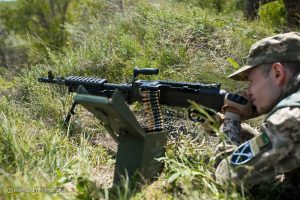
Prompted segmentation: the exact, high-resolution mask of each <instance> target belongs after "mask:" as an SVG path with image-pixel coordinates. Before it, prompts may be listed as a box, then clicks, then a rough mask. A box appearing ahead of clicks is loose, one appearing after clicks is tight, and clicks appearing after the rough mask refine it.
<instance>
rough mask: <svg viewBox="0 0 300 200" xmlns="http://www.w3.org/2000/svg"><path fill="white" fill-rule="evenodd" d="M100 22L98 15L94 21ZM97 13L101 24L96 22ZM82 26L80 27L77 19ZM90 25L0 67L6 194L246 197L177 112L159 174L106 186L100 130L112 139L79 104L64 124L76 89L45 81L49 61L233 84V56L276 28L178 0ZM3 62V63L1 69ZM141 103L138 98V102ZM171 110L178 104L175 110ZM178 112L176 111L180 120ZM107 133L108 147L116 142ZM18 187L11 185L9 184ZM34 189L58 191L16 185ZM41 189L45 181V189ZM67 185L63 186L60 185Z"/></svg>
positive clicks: (107, 167) (105, 72) (1, 189)
mask: <svg viewBox="0 0 300 200" xmlns="http://www.w3.org/2000/svg"><path fill="white" fill-rule="evenodd" d="M98 22H99V23H98ZM100 22H101V23H100ZM72 28H76V27H72ZM89 30H91V31H90V32H82V33H81V35H80V38H81V39H80V40H79V41H78V40H74V41H69V42H68V44H67V45H66V46H65V47H64V49H63V51H62V52H52V51H51V50H49V52H48V55H49V60H48V61H47V62H46V63H43V64H36V65H34V66H30V67H27V68H24V69H22V70H21V71H20V72H18V73H17V74H15V76H14V77H10V78H9V79H8V78H7V77H6V75H7V74H9V72H7V71H3V72H1V73H0V74H1V77H0V83H1V84H0V85H1V86H0V93H1V91H4V90H7V89H8V88H9V89H10V94H6V95H5V96H0V121H1V123H0V166H1V167H0V182H1V185H0V196H3V197H5V198H7V199H99V198H100V199H248V198H250V197H248V196H243V195H242V194H240V193H238V192H237V191H236V189H235V188H233V187H231V186H230V185H228V186H223V185H219V184H217V183H216V182H215V181H214V179H213V174H214V170H215V169H214V167H213V161H210V160H209V158H210V157H212V156H213V150H214V146H215V145H216V144H217V143H218V142H219V140H218V138H216V137H212V136H209V135H207V134H206V133H205V132H204V131H203V130H202V129H201V127H199V126H197V125H195V124H193V123H191V122H190V121H188V120H187V119H185V118H186V114H181V113H177V116H179V117H174V118H173V122H172V123H171V124H172V125H173V126H174V127H173V132H175V135H177V137H176V139H174V138H173V139H171V138H170V140H169V142H168V145H167V152H166V155H165V157H164V158H161V161H162V162H164V163H165V168H164V171H163V173H162V174H161V176H160V177H159V178H158V180H157V181H155V182H154V183H148V184H145V185H139V184H137V183H130V182H128V181H127V182H126V181H125V182H124V184H123V185H122V186H120V187H116V188H110V187H109V186H110V184H111V179H108V181H106V183H103V180H99V179H101V177H104V175H105V176H106V177H109V176H110V177H111V176H112V173H111V172H112V171H113V165H114V162H115V156H116V155H115V153H116V152H114V151H112V150H111V149H109V148H107V147H106V146H105V145H104V144H103V143H102V142H101V141H100V142H95V138H97V137H98V136H101V137H100V138H102V139H103V138H109V136H108V134H107V132H106V131H105V129H104V128H103V127H102V126H101V125H100V124H99V122H98V121H97V120H96V119H95V118H94V117H93V116H92V115H90V114H88V113H87V112H86V111H85V110H84V109H83V108H79V109H78V111H77V113H78V114H77V115H76V116H74V117H73V118H72V120H71V124H70V126H69V127H68V128H65V127H64V126H63V123H62V119H63V117H64V116H65V114H66V113H67V111H68V109H69V107H70V105H71V102H72V97H70V96H68V94H67V92H66V88H63V87H58V86H51V85H47V84H40V83H38V82H37V78H38V77H40V76H42V75H43V76H45V75H46V72H47V71H48V70H50V69H51V70H52V71H53V72H54V73H55V74H56V75H64V76H65V75H68V74H74V75H78V76H79V75H87V76H91V75H93V76H94V75H96V76H98V77H101V78H107V79H108V80H109V82H116V83H121V82H127V81H129V80H130V79H131V77H132V70H133V68H134V67H136V66H140V67H155V68H159V69H160V74H159V75H158V76H154V77H145V76H141V77H140V78H141V79H165V80H167V79H169V80H176V81H189V82H196V81H197V82H210V83H212V82H220V83H222V88H223V89H225V90H228V91H236V92H239V91H241V88H243V87H245V85H243V84H240V83H238V84H237V83H236V82H233V81H230V80H228V79H226V76H227V75H228V74H230V73H231V72H232V71H234V67H232V66H231V65H230V63H229V62H228V59H229V58H230V59H229V60H231V61H234V62H235V63H239V65H242V64H244V62H245V56H246V55H247V52H248V49H249V47H250V45H251V44H252V43H253V42H254V41H256V40H258V39H260V38H263V37H264V36H267V35H270V34H272V33H273V32H274V30H273V29H272V28H268V27H266V26H265V25H264V23H263V22H259V21H255V22H251V23H250V22H246V21H244V20H243V18H242V16H241V13H240V12H238V11H236V12H231V13H230V14H228V10H226V9H225V11H224V13H222V12H221V13H217V12H216V11H212V9H211V8H201V7H198V6H192V5H190V4H187V3H185V2H180V1H155V3H149V2H148V1H143V0H139V1H138V3H135V2H134V1H128V2H127V3H126V9H125V11H124V12H120V11H115V12H111V13H110V16H109V19H107V20H106V21H105V23H103V18H99V19H97V18H95V19H94V23H91V24H90V27H89ZM1 70H2V68H1ZM133 109H134V110H136V112H137V113H138V112H140V109H139V106H138V105H137V106H136V107H134V106H133ZM172 112H182V110H180V109H178V110H177V109H174V110H173V111H172ZM178 118H179V119H178ZM170 137H171V136H170ZM115 145H116V144H114V143H113V142H111V146H115ZM13 189H15V191H14V190H13ZM16 189H28V190H30V189H38V190H39V191H47V190H50V189H54V190H55V191H56V192H53V193H51V192H49V191H48V192H20V191H19V192H18V191H16ZM43 189H44V190H43ZM59 191H62V192H59Z"/></svg>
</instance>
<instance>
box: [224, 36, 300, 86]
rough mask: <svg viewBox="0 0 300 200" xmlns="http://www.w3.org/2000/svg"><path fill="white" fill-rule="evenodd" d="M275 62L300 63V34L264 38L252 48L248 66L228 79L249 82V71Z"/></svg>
mask: <svg viewBox="0 0 300 200" xmlns="http://www.w3.org/2000/svg"><path fill="white" fill-rule="evenodd" d="M274 62H300V33H299V32H289V33H284V34H278V35H275V36H272V37H268V38H264V39H262V40H260V41H258V42H256V43H255V44H253V45H252V46H251V48H250V51H249V55H248V57H247V63H246V66H243V67H241V68H240V69H238V70H237V71H235V72H234V73H232V74H230V75H229V76H228V78H232V79H235V80H238V81H245V80H247V74H248V72H249V69H251V68H253V67H255V66H257V65H260V64H268V63H274Z"/></svg>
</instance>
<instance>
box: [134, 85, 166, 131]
mask: <svg viewBox="0 0 300 200" xmlns="http://www.w3.org/2000/svg"><path fill="white" fill-rule="evenodd" d="M140 95H141V96H142V104H143V110H144V113H145V117H146V121H147V125H146V132H154V131H157V132H160V131H162V130H163V129H164V128H163V126H164V122H163V118H162V113H161V108H160V104H159V91H152V90H144V91H141V92H140Z"/></svg>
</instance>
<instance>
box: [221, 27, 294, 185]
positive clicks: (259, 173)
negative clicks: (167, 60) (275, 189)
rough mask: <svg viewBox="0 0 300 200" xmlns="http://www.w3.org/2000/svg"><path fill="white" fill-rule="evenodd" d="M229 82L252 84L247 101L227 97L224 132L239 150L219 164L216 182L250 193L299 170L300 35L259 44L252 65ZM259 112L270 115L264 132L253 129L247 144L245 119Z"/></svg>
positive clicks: (251, 57)
mask: <svg viewBox="0 0 300 200" xmlns="http://www.w3.org/2000/svg"><path fill="white" fill-rule="evenodd" d="M229 78H232V79H235V80H239V81H246V80H248V81H249V82H250V84H249V87H248V89H247V97H243V96H239V95H236V94H228V95H226V98H225V104H224V107H223V110H224V111H225V112H224V113H225V114H224V116H225V119H224V121H223V124H222V126H221V128H220V129H221V131H223V132H224V133H225V135H227V136H228V141H226V142H227V143H228V144H230V145H231V147H233V149H235V150H234V151H233V153H231V154H230V156H228V157H227V158H224V159H223V160H221V161H220V162H218V163H217V164H218V165H217V169H216V180H217V181H218V182H220V183H225V182H227V181H228V180H232V181H233V182H234V183H235V184H236V185H237V186H241V185H243V186H244V187H246V188H248V189H249V188H251V187H252V186H254V185H257V184H258V183H260V182H262V181H265V180H270V179H272V178H274V177H275V176H276V175H279V174H284V173H288V172H292V171H295V170H297V169H299V167H300V33H298V32H290V33H285V34H278V35H275V36H273V37H268V38H265V39H262V40H260V41H258V42H257V43H255V44H254V45H253V46H252V47H251V49H250V53H249V55H248V57H247V65H246V66H244V67H242V68H240V69H239V70H237V71H236V72H234V73H233V74H231V75H229ZM253 108H255V110H254V109H253ZM254 111H255V112H256V113H255V112H254ZM254 113H255V114H254ZM257 114H258V115H262V114H266V118H265V120H264V122H263V124H262V125H261V127H260V131H259V132H257V131H252V135H253V136H254V137H253V138H252V139H250V140H246V141H245V140H243V138H245V134H244V133H245V131H244V132H243V127H242V126H241V121H243V120H245V119H249V118H251V117H253V116H256V115H257ZM248 130H249V129H248ZM248 132H249V131H248ZM250 132H251V131H250ZM227 149H228V148H227Z"/></svg>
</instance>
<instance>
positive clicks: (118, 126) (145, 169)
mask: <svg viewBox="0 0 300 200" xmlns="http://www.w3.org/2000/svg"><path fill="white" fill-rule="evenodd" d="M74 101H75V102H76V103H78V104H81V105H82V106H83V107H85V108H86V109H87V110H88V111H90V112H91V113H92V114H93V115H94V116H95V117H96V118H97V119H99V120H101V121H102V123H103V124H104V127H105V128H106V130H107V131H108V132H109V134H110V135H111V136H112V138H113V139H114V140H115V141H116V142H118V150H117V157H116V165H115V172H114V180H113V183H114V185H116V184H119V183H120V181H121V180H122V177H126V176H128V177H129V179H130V178H131V177H132V176H133V175H135V174H138V175H140V177H141V178H142V179H145V180H150V181H151V180H154V179H155V177H156V176H157V175H159V173H160V172H161V171H162V169H163V164H162V163H161V162H159V161H157V158H160V157H163V156H164V155H165V145H166V142H167V137H166V133H165V132H150V133H146V132H145V130H144V129H143V128H142V127H141V126H140V124H139V123H138V121H137V120H136V118H135V116H134V114H133V113H132V112H131V110H130V109H129V107H128V105H127V104H126V103H125V101H124V99H123V97H122V95H121V94H120V93H119V92H118V91H117V90H116V91H115V92H114V94H113V96H112V97H111V98H107V97H101V96H94V95H89V94H88V93H87V92H86V91H85V90H84V88H80V89H79V92H78V94H77V95H76V96H75V97H74Z"/></svg>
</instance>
